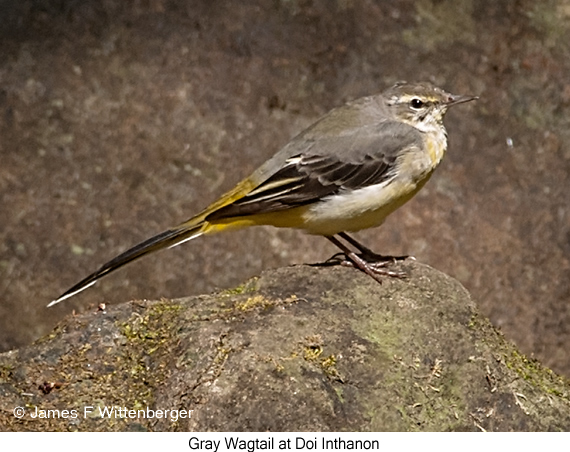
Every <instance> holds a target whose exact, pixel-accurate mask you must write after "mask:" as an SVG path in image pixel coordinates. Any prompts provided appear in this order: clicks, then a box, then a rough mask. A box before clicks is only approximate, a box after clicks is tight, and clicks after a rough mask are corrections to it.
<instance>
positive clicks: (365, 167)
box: [48, 82, 478, 307]
mask: <svg viewBox="0 0 570 452" xmlns="http://www.w3.org/2000/svg"><path fill="white" fill-rule="evenodd" d="M477 98H478V97H477V96H469V95H453V94H450V93H448V92H446V91H444V90H443V89H441V88H438V87H437V86H435V85H433V84H432V83H430V82H417V83H407V82H398V83H396V84H395V85H393V86H391V87H390V88H388V89H386V90H385V91H384V92H382V93H380V94H375V95H371V96H366V97H362V98H359V99H356V100H353V101H351V102H348V103H346V104H345V105H343V106H340V107H337V108H334V109H332V110H331V111H329V112H328V113H326V114H325V115H324V116H322V117H321V118H320V119H318V120H317V121H316V122H314V123H313V124H312V125H310V126H309V127H308V128H307V129H305V130H304V131H302V132H301V133H299V134H298V135H296V136H295V137H294V138H292V139H291V141H289V143H287V144H286V145H285V146H284V147H283V148H281V149H280V150H279V151H278V152H277V153H276V154H275V155H273V157H271V158H269V160H267V161H266V162H265V163H263V164H262V165H261V166H260V167H258V168H257V169H256V170H255V171H254V172H253V173H252V174H251V175H250V176H249V177H247V178H245V179H243V180H242V181H241V182H239V183H238V184H237V185H236V186H235V187H234V188H233V189H231V190H230V191H228V192H227V193H225V194H224V195H222V196H221V197H220V198H219V199H217V200H216V201H214V202H213V203H212V204H210V205H209V206H208V207H206V208H205V209H204V210H202V211H201V212H200V213H198V214H197V215H195V216H193V217H191V218H190V219H188V220H186V221H184V222H183V223H181V224H179V225H177V226H174V227H171V228H169V229H167V230H165V231H164V232H161V233H159V234H157V235H154V236H153V237H151V238H149V239H147V240H145V241H143V242H142V243H139V244H138V245H135V246H133V247H132V248H130V249H128V250H127V251H125V252H123V253H121V254H119V255H118V256H116V257H115V258H113V259H111V260H110V261H108V262H107V263H105V264H103V265H102V266H101V267H100V268H99V269H98V270H97V271H95V272H94V273H92V274H90V275H89V276H87V277H86V278H84V279H82V280H81V281H79V282H78V283H77V284H75V285H74V286H73V287H71V288H70V289H68V290H67V291H65V292H64V293H63V294H62V295H61V296H59V297H58V298H56V299H54V300H53V301H51V303H49V304H48V307H50V306H54V305H55V304H57V303H59V302H61V301H63V300H65V299H68V298H70V297H72V296H74V295H76V294H77V293H79V292H81V291H83V290H85V289H87V288H88V287H90V286H92V285H93V284H95V283H96V282H97V281H98V280H100V279H101V278H102V277H104V276H106V275H108V274H110V273H111V272H114V271H115V270H117V269H119V268H121V267H123V266H124V265H126V264H128V263H130V262H132V261H134V260H136V259H139V258H140V257H142V256H145V255H147V254H150V253H153V252H155V251H158V250H160V249H163V248H172V247H173V246H176V245H180V244H182V243H184V242H187V241H189V240H192V239H195V238H197V237H200V236H205V235H209V234H214V233H219V232H222V231H229V230H234V229H241V228H245V227H249V226H257V225H269V226H275V227H280V228H294V229H300V230H302V231H304V232H306V233H309V234H313V235H320V236H323V237H325V238H327V239H328V240H329V241H330V242H332V243H333V244H334V245H336V246H337V247H338V248H339V249H340V250H341V251H342V253H341V254H342V255H343V256H344V260H343V262H344V263H346V264H347V265H351V266H353V267H356V268H357V269H359V270H361V271H363V272H364V273H366V274H368V275H370V276H372V277H373V278H375V279H377V280H378V281H380V282H381V281H382V278H383V277H384V276H401V274H400V273H398V272H394V271H391V270H390V269H389V268H388V265H387V264H388V262H389V259H386V258H384V256H381V255H379V254H376V253H374V252H373V251H371V250H370V249H369V248H367V247H366V246H364V245H362V244H361V243H359V242H358V241H356V240H355V239H354V238H352V237H351V236H350V235H348V233H349V232H350V233H352V232H356V231H359V230H362V229H368V228H372V227H377V226H380V225H381V224H382V223H383V222H384V220H385V219H386V218H387V217H388V215H390V214H391V213H392V212H394V211H395V210H396V209H398V208H399V207H401V206H402V205H403V204H405V203H406V202H407V201H408V200H410V199H411V198H412V197H413V196H414V195H415V194H416V193H417V192H418V191H419V190H420V189H421V188H422V187H423V186H424V185H425V183H426V182H427V181H428V180H429V179H430V177H431V175H432V174H433V172H434V170H435V169H436V168H437V166H438V165H439V163H440V162H441V160H442V158H443V157H444V155H445V153H446V151H447V131H446V129H445V126H444V124H443V117H444V115H445V113H446V112H447V110H448V109H449V108H450V107H452V106H454V105H458V104H462V103H465V102H469V101H472V100H475V99H477ZM349 245H350V246H349ZM351 246H352V247H353V248H351Z"/></svg>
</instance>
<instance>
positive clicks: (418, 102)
mask: <svg viewBox="0 0 570 452" xmlns="http://www.w3.org/2000/svg"><path fill="white" fill-rule="evenodd" d="M423 106H424V102H423V101H422V100H421V99H418V98H417V97H414V98H413V99H412V100H411V101H410V107H412V108H413V109H414V110H419V109H420V108H422V107H423Z"/></svg>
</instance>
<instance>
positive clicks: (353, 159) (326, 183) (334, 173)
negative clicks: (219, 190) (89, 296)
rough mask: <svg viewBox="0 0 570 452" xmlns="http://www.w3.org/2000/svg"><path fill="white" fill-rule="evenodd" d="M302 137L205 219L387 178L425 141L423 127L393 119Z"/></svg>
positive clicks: (278, 206)
mask: <svg viewBox="0 0 570 452" xmlns="http://www.w3.org/2000/svg"><path fill="white" fill-rule="evenodd" d="M298 138H299V139H300V140H302V142H300V143H291V144H293V145H296V146H297V147H298V148H301V149H303V150H302V151H301V152H298V153H293V154H292V155H291V156H290V157H289V158H288V159H287V160H286V161H285V163H284V165H283V166H282V167H281V168H280V169H279V170H278V171H276V172H275V173H274V174H272V175H271V176H270V177H268V178H267V179H266V180H265V181H263V182H262V183H260V184H259V185H258V186H257V187H256V188H254V189H253V190H252V191H251V192H249V193H248V194H247V195H245V196H244V197H242V198H240V199H238V200H236V201H234V202H233V203H232V204H229V205H227V206H224V207H222V208H221V209H218V210H217V211H215V212H213V213H211V214H210V215H209V216H208V217H206V221H212V220H219V219H223V218H229V217H236V216H244V215H252V214H256V213H268V212H275V211H279V210H285V209H290V208H293V207H299V206H303V205H307V204H311V203H314V202H317V201H318V200H320V199H322V198H324V197H326V196H331V195H334V194H336V193H339V192H340V191H342V190H356V189H359V188H363V187H367V186H369V185H375V184H379V183H382V182H384V181H386V180H388V179H389V178H391V177H392V176H393V175H394V174H395V169H396V167H397V165H398V156H399V155H400V153H401V151H402V150H404V149H410V148H413V147H416V148H417V147H418V146H421V136H420V132H419V131H417V130H416V129H414V128H413V127H410V126H408V125H406V124H402V123H398V122H392V121H390V122H384V123H380V124H375V125H374V126H366V127H362V128H359V129H357V130H356V131H354V133H350V134H347V135H341V136H335V137H330V136H329V137H325V138H323V137H321V138H319V139H316V140H311V139H307V138H305V137H303V136H300V137H298ZM299 145H300V146H299Z"/></svg>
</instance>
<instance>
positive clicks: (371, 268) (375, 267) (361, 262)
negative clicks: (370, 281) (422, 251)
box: [325, 252, 414, 283]
mask: <svg viewBox="0 0 570 452" xmlns="http://www.w3.org/2000/svg"><path fill="white" fill-rule="evenodd" d="M408 257H409V256H382V255H380V254H376V253H372V252H370V253H358V254H357V253H337V254H335V255H334V256H332V257H331V258H330V259H328V260H327V261H326V262H325V264H326V265H342V266H343V267H352V268H357V269H359V270H361V271H363V272H364V273H366V274H367V275H369V276H371V277H372V278H374V279H375V280H376V281H378V282H379V283H382V279H381V278H382V277H383V276H389V277H393V278H400V279H405V278H407V277H408V274H407V273H406V272H404V271H399V270H392V269H389V268H387V267H389V266H391V265H392V264H395V263H396V262H398V261H402V260H405V259H408ZM412 259H414V258H413V257H412Z"/></svg>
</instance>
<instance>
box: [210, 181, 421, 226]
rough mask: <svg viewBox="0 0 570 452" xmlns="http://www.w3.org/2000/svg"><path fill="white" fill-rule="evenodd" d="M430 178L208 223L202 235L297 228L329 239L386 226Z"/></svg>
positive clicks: (373, 187)
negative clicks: (391, 215)
mask: <svg viewBox="0 0 570 452" xmlns="http://www.w3.org/2000/svg"><path fill="white" fill-rule="evenodd" d="M430 176H431V173H429V174H428V175H427V176H426V177H425V178H424V179H422V180H421V181H419V182H418V183H412V182H410V181H406V182H401V181H391V182H390V183H389V184H386V185H376V186H370V187H365V188H362V189H359V190H356V191H353V192H346V193H340V194H337V195H334V196H332V197H329V198H325V199H323V200H321V201H319V202H318V203H315V204H312V205H308V206H302V207H296V208H292V209H287V210H280V211H275V212H270V213H264V214H257V215H250V216H244V217H233V218H226V219H223V220H216V221H215V222H212V223H207V224H205V225H204V227H203V228H202V230H201V232H202V233H204V234H212V233H217V232H222V231H226V230H232V229H241V228H245V227H249V226H259V225H268V226H275V227H278V228H295V229H301V230H304V231H305V232H308V233H309V234H315V235H325V236H331V235H334V234H338V233H339V232H354V231H359V230H361V229H367V228H371V227H375V226H379V225H380V224H382V223H383V222H384V220H385V219H386V217H387V216H388V215H390V214H391V213H392V212H394V211H395V210H396V209H398V208H399V207H401V206H402V205H403V204H405V203H406V202H408V201H409V200H410V199H411V198H412V197H413V196H414V195H415V194H416V193H417V192H418V191H419V190H420V189H421V188H422V187H423V186H424V184H425V183H426V182H427V181H428V179H429V178H430Z"/></svg>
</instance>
